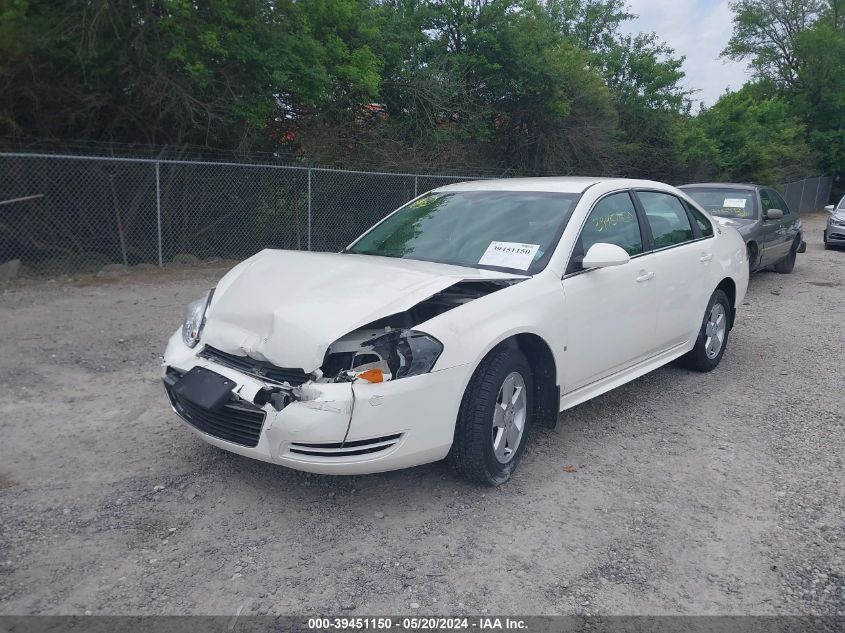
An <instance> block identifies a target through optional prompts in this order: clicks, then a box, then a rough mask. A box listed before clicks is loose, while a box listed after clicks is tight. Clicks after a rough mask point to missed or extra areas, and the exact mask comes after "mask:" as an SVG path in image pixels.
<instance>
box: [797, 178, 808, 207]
mask: <svg viewBox="0 0 845 633" xmlns="http://www.w3.org/2000/svg"><path fill="white" fill-rule="evenodd" d="M806 186H807V179H806V178H805V179H804V180H802V181H801V200H800V201H799V202H798V213H804V188H805V187H806Z"/></svg>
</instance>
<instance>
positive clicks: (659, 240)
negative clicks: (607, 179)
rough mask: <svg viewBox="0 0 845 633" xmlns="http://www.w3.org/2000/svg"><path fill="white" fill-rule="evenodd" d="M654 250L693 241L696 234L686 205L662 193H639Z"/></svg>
mask: <svg viewBox="0 0 845 633" xmlns="http://www.w3.org/2000/svg"><path fill="white" fill-rule="evenodd" d="M637 197H638V198H639V199H640V203H641V204H642V205H643V210H644V211H645V215H646V218H647V219H648V225H649V227H650V228H651V234H652V236H653V237H654V248H655V249H659V248H667V247H669V246H677V245H678V244H683V243H684V242H690V241H692V240H693V237H694V234H693V230H692V225H691V224H690V220H689V216H688V215H687V210H686V208H685V206H684V204H683V203H682V202H681V201H680V200H679V199H678V198H676V197H675V196H673V195H671V194H668V193H663V192H660V191H638V192H637Z"/></svg>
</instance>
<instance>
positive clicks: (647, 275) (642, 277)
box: [637, 270, 654, 284]
mask: <svg viewBox="0 0 845 633" xmlns="http://www.w3.org/2000/svg"><path fill="white" fill-rule="evenodd" d="M652 277H654V273H653V272H650V273H647V272H646V271H644V270H641V271H640V274H639V275H637V283H640V284H641V283H642V282H644V281H648V280H649V279H651V278H652Z"/></svg>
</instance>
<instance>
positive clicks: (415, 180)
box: [414, 176, 419, 198]
mask: <svg viewBox="0 0 845 633" xmlns="http://www.w3.org/2000/svg"><path fill="white" fill-rule="evenodd" d="M417 180H419V176H414V197H415V198H416V197H417V196H418V195H419V194H418V193H417Z"/></svg>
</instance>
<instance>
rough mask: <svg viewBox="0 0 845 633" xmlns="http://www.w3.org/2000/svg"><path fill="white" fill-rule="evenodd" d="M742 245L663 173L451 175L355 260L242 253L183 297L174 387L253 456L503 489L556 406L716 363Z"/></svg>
mask: <svg viewBox="0 0 845 633" xmlns="http://www.w3.org/2000/svg"><path fill="white" fill-rule="evenodd" d="M745 253H746V250H745V244H744V242H743V240H742V238H741V237H740V235H739V233H737V232H736V231H735V230H734V229H731V228H726V227H720V226H719V225H718V224H716V223H714V222H713V221H712V219H711V218H710V217H709V216H708V215H707V214H706V213H705V212H704V211H703V210H702V209H701V208H700V207H698V206H697V205H696V204H695V203H694V202H693V201H692V200H691V199H690V198H688V197H687V196H686V195H685V194H684V193H682V192H681V191H679V190H677V189H675V188H673V187H670V186H668V185H664V184H661V183H656V182H650V181H636V180H621V179H601V178H528V179H509V180H498V181H482V182H467V183H462V184H456V185H450V186H448V187H442V188H440V189H436V190H434V191H431V192H429V193H426V194H424V195H422V196H420V197H419V198H417V199H415V200H413V201H411V202H410V203H408V204H406V205H405V206H403V207H402V208H400V209H398V210H397V211H395V212H394V213H392V214H391V215H389V216H388V217H387V218H385V219H384V220H382V221H381V222H380V223H378V224H377V225H375V226H374V227H373V228H371V229H370V230H369V231H367V232H366V233H365V234H364V235H362V236H361V237H360V238H358V239H357V240H356V241H355V242H354V243H353V244H352V245H350V246H349V247H348V248H347V249H346V250H345V251H343V252H342V253H311V252H296V251H279V250H264V251H261V252H260V253H258V254H257V255H255V256H253V257H251V258H250V259H248V260H246V261H244V262H242V263H241V264H239V265H237V266H235V267H234V268H233V269H232V270H231V271H230V272H229V273H227V274H226V275H225V276H224V277H223V278H222V279H221V280H220V282H219V283H218V284H217V286H216V288H214V289H212V290H210V291H209V292H208V294H207V295H206V296H205V297H203V298H201V299H199V300H198V301H195V302H194V303H192V304H191V305H190V306H189V307H188V314H187V318H186V320H185V323H184V325H183V327H182V328H180V329H179V330H178V331H177V332H176V333H174V335H173V336H172V337H171V339H170V341H169V343H168V345H167V349H166V351H165V355H164V384H165V389H166V391H167V395H168V397H169V399H170V403H171V405H172V407H173V409H174V410H175V412H176V413H177V414H178V415H179V416H180V417H181V418H182V419H183V420H184V421H185V422H186V423H187V424H188V425H189V426H190V427H191V428H192V429H193V430H194V431H196V432H197V433H198V434H199V435H200V436H201V437H202V438H203V439H204V440H206V441H207V442H209V443H211V444H214V445H215V446H218V447H220V448H224V449H226V450H229V451H233V452H235V453H239V454H241V455H245V456H248V457H254V458H256V459H261V460H265V461H268V462H273V463H275V464H281V465H284V466H288V467H291V468H296V469H300V470H306V471H311V472H317V473H333V474H357V473H373V472H380V471H385V470H392V469H397V468H405V467H408V466H415V465H417V464H423V463H426V462H432V461H436V460H440V459H444V458H446V459H448V461H449V463H450V464H451V465H452V466H453V467H454V468H455V470H456V471H458V472H459V473H462V474H463V475H465V476H467V477H468V478H470V479H472V480H474V481H477V482H481V483H484V484H489V485H497V484H500V483H502V482H504V481H506V480H507V479H508V478H509V477H510V475H511V473H512V472H513V470H514V469H515V468H516V466H517V464H518V463H519V461H520V458H521V457H522V454H523V452H524V451H525V446H526V442H527V440H528V437H529V435H530V432H531V429H532V427H534V426H537V425H545V426H554V425H555V423H556V421H557V418H558V413H559V412H560V411H563V410H564V409H567V408H569V407H572V406H574V405H577V404H579V403H581V402H584V401H585V400H588V399H590V398H593V397H595V396H597V395H599V394H601V393H603V392H605V391H608V390H609V389H613V388H614V387H617V386H619V385H621V384H623V383H625V382H628V381H630V380H632V379H634V378H636V377H638V376H641V375H642V374H645V373H646V372H649V371H651V370H653V369H656V368H657V367H660V366H661V365H664V364H665V363H668V362H670V361H672V360H674V359H679V358H680V359H681V360H682V362H683V363H684V364H686V365H687V366H689V367H691V368H693V369H696V370H699V371H709V370H711V369H713V368H714V367H716V365H717V364H718V363H719V361H720V359H721V358H722V355H723V354H724V352H725V347H726V345H727V342H728V334H729V332H730V329H731V327H732V325H733V322H734V315H735V310H736V306H737V305H739V304H740V302H741V301H742V299H743V297H744V295H745V291H746V286H747V284H748V265H747V263H746V261H745V256H746V255H745Z"/></svg>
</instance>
